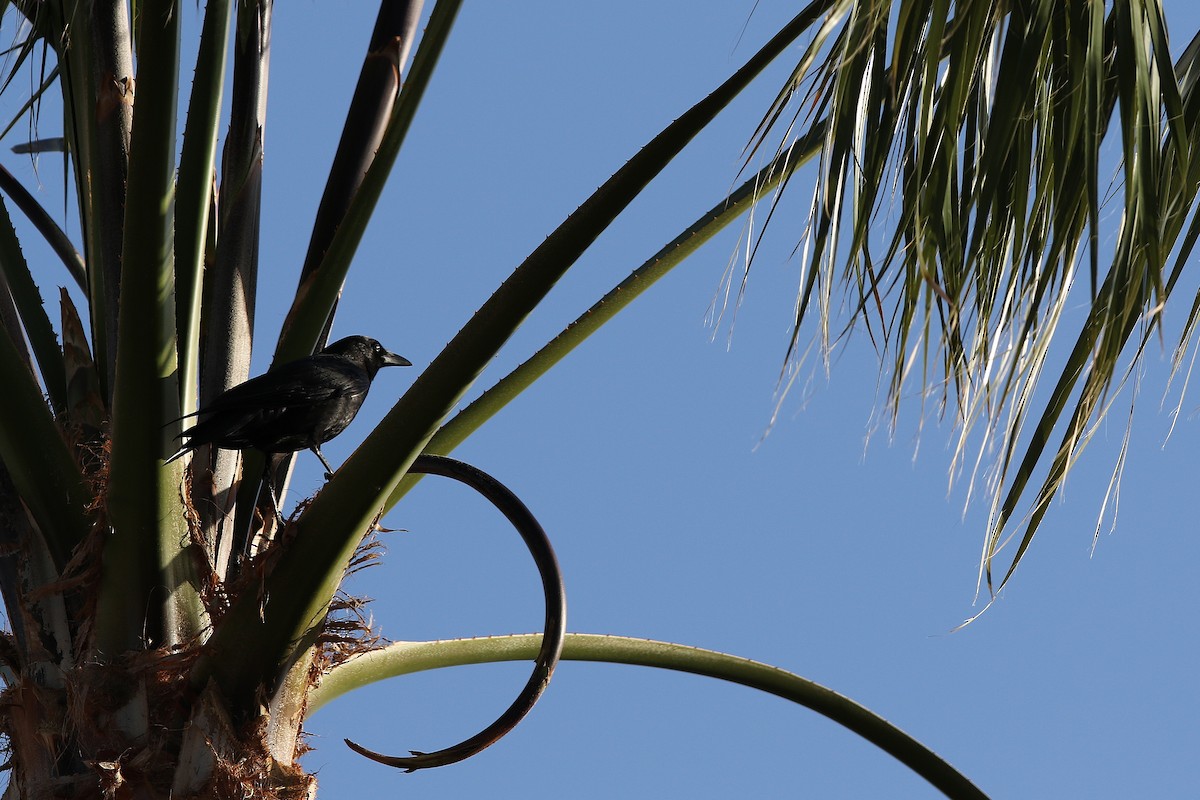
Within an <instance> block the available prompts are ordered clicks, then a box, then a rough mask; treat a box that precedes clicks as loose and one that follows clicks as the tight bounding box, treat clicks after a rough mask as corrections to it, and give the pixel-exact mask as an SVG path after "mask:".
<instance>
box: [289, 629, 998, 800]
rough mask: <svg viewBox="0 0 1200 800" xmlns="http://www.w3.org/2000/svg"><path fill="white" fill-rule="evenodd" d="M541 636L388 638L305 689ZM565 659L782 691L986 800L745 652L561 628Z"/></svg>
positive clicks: (960, 794)
mask: <svg viewBox="0 0 1200 800" xmlns="http://www.w3.org/2000/svg"><path fill="white" fill-rule="evenodd" d="M540 642H541V636H539V635H538V634H521V635H512V636H488V637H482V638H478V639H452V640H448V641H436V642H395V643H393V644H390V645H388V646H387V647H384V648H381V649H379V650H374V651H371V652H369V653H364V654H363V655H361V656H358V657H356V658H353V659H351V660H350V661H347V662H346V663H345V664H342V665H340V666H338V667H335V668H334V669H333V670H331V671H330V672H329V674H328V675H326V676H325V677H324V678H323V679H322V681H321V685H320V686H318V687H317V688H316V689H314V690H313V692H312V694H310V695H309V706H308V708H309V711H310V712H313V711H316V710H317V709H319V708H321V707H322V706H324V705H326V704H327V703H329V702H330V701H332V700H334V699H335V698H337V697H340V696H341V695H343V694H345V693H346V692H349V691H351V690H353V689H357V688H360V687H362V686H366V685H368V684H370V683H374V682H376V681H380V680H383V679H385V678H391V677H396V676H399V675H407V674H409V673H413V672H421V671H423V670H429V669H438V668H441V667H449V666H460V665H463V664H484V663H493V662H497V661H523V660H527V659H529V658H532V657H533V655H534V653H536V652H537V649H538V647H539V645H540ZM562 657H563V660H565V661H602V662H607V663H612V664H633V665H636V666H643V667H656V668H659V669H670V670H675V671H678V672H690V673H692V674H693V675H704V676H707V677H710V678H717V679H719V680H723V681H729V682H731V683H737V684H741V685H742V686H748V687H750V688H751V689H758V690H759V691H763V692H767V693H769V694H773V695H775V696H776V697H782V698H783V699H785V700H790V701H792V702H793V703H798V704H799V705H802V706H804V707H806V708H809V709H812V710H813V711H816V712H817V713H818V714H821V715H822V716H825V717H827V718H829V719H831V720H833V721H834V722H836V723H838V724H839V725H842V726H843V727H845V728H847V729H849V730H851V731H853V732H855V733H857V734H858V735H859V736H861V737H863V738H864V739H866V740H867V741H869V742H871V743H872V744H874V745H875V746H877V747H879V748H880V749H881V750H883V751H884V752H886V753H888V754H890V755H892V756H894V757H895V758H896V759H897V760H898V761H900V762H901V763H902V764H904V765H905V766H906V767H908V768H909V769H911V770H912V771H913V772H916V773H917V774H918V775H920V776H921V777H922V778H924V779H925V780H927V781H929V783H931V784H932V785H933V786H935V787H937V788H938V789H939V790H940V791H941V792H942V793H943V794H945V795H946V796H947V797H951V798H970V800H986V797H987V795H985V794H984V793H983V792H982V791H980V790H979V788H978V787H976V786H975V784H973V783H972V782H971V781H970V780H968V779H967V778H966V777H965V776H964V775H963V774H962V773H960V772H959V771H958V770H956V769H954V767H952V766H950V764H949V763H948V762H946V761H945V760H944V759H942V758H941V757H939V756H938V755H937V754H936V753H934V752H933V751H932V750H930V749H929V748H927V747H925V746H924V745H923V744H921V743H920V742H918V741H917V740H916V739H914V738H912V737H911V736H909V735H908V734H907V733H905V732H904V731H902V730H900V729H899V728H897V727H896V726H895V725H892V724H891V723H889V722H888V721H887V720H885V719H883V718H882V717H880V716H879V715H878V714H875V713H874V712H872V711H870V710H869V709H867V708H864V707H863V706H861V705H859V704H858V703H856V702H854V701H853V700H851V699H850V698H848V697H846V696H844V695H841V694H838V693H837V692H835V691H833V690H832V689H828V688H826V687H824V686H822V685H820V684H818V683H814V682H813V681H810V680H808V679H806V678H802V677H800V676H799V675H796V674H794V673H792V672H788V671H787V670H783V669H780V668H779V667H773V666H771V665H769V664H763V663H761V662H758V661H751V660H750V659H747V658H740V657H738V656H732V655H729V654H728V653H720V652H717V651H715V650H705V649H702V648H699V647H689V646H687V645H682V644H672V643H670V642H659V641H653V640H650V639H634V638H630V637H626V636H603V635H597V634H584V633H568V634H567V636H566V640H565V642H564V644H563V651H562Z"/></svg>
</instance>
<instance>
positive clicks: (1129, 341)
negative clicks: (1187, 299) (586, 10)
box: [759, 0, 1200, 590]
mask: <svg viewBox="0 0 1200 800" xmlns="http://www.w3.org/2000/svg"><path fill="white" fill-rule="evenodd" d="M892 5H893V4H891V3H883V2H877V1H876V0H862V1H861V2H857V3H853V4H848V6H849V7H848V9H847V10H846V15H845V18H844V21H843V20H834V18H833V17H831V21H837V22H838V25H839V27H838V29H837V30H830V29H823V30H822V34H821V36H819V37H818V38H817V39H816V40H814V43H813V47H824V48H825V50H824V51H823V55H822V57H820V58H814V57H813V56H812V54H811V52H805V54H804V56H803V58H802V59H801V61H800V64H799V66H798V67H797V69H796V70H795V72H794V73H793V75H792V76H791V79H790V80H789V82H788V83H787V85H786V86H785V88H784V90H783V92H781V94H780V97H779V99H778V100H777V101H776V103H775V104H774V105H773V106H772V107H771V108H770V109H769V110H768V112H767V115H766V117H765V119H764V124H763V128H762V130H761V132H760V140H759V142H760V144H761V141H763V140H765V138H766V137H767V136H768V135H770V134H771V133H772V131H773V130H774V131H776V132H777V131H778V129H779V127H780V125H781V120H784V119H788V112H787V110H786V109H787V108H789V107H792V106H796V107H799V108H801V111H797V112H795V114H794V116H793V117H792V120H793V124H794V121H795V120H796V119H798V118H799V117H800V116H801V115H803V114H807V115H811V117H813V118H815V117H822V116H826V115H828V117H829V120H830V123H829V128H828V133H827V135H826V141H825V144H824V148H823V150H822V153H821V170H820V174H819V177H818V180H817V184H816V187H815V190H814V195H813V201H812V206H811V215H810V219H809V226H808V229H807V230H808V233H807V234H806V236H805V240H804V257H805V266H804V278H803V280H802V285H801V288H800V300H799V305H798V311H797V314H796V318H795V324H794V327H793V333H792V338H791V345H790V348H789V352H788V359H789V369H793V370H794V369H797V368H798V366H799V364H798V362H799V355H798V354H799V353H800V352H801V351H802V350H803V349H804V348H802V347H800V344H801V337H802V336H803V335H804V333H803V332H804V331H805V330H807V326H806V323H807V322H809V320H810V317H815V324H816V327H817V333H816V334H815V335H816V336H817V337H818V338H819V340H820V342H821V344H822V345H823V351H824V352H825V353H826V354H828V352H829V350H830V348H831V347H832V346H833V343H834V341H835V337H834V336H832V335H831V333H830V331H831V326H832V324H833V311H832V309H833V308H834V307H835V305H836V304H835V302H834V298H835V295H836V294H838V293H841V294H843V295H845V296H846V297H847V299H848V303H847V306H848V307H849V308H850V309H852V311H851V313H850V319H849V320H848V322H847V327H849V326H850V325H853V324H854V323H857V322H861V323H863V324H865V325H867V326H868V328H869V329H870V330H871V331H872V339H873V340H874V341H875V342H876V343H877V346H879V347H880V348H881V350H882V354H883V358H884V369H885V370H886V371H887V372H888V373H889V380H888V395H887V403H888V406H889V409H890V414H891V418H892V420H893V422H894V421H895V418H896V414H898V411H899V404H900V399H901V397H902V395H903V394H904V390H905V389H906V387H908V385H909V384H910V383H912V382H913V381H914V380H918V381H920V382H921V383H922V389H923V390H924V389H927V388H928V384H930V383H933V384H935V385H936V386H938V387H940V388H939V389H937V390H935V391H936V392H937V393H938V394H940V405H942V406H943V407H944V406H946V405H948V404H949V405H953V406H954V407H955V408H956V410H957V417H956V420H955V421H956V424H957V426H958V436H957V439H958V444H957V448H956V452H955V459H954V465H953V466H952V473H953V474H959V473H960V472H961V470H962V469H963V465H964V463H965V462H966V461H967V460H968V456H967V452H968V450H969V449H970V448H972V447H974V446H978V447H979V455H978V456H977V457H976V458H975V459H974V461H975V465H974V467H973V468H972V469H971V470H970V484H969V488H968V496H969V495H970V493H971V491H972V489H973V484H974V482H975V480H976V478H977V477H978V476H979V475H980V470H981V469H982V467H983V465H984V463H985V462H987V461H988V460H989V459H990V458H992V457H994V458H995V459H996V467H995V469H994V471H993V472H992V473H991V479H990V490H991V492H992V495H993V507H992V514H991V522H990V523H989V531H988V534H987V538H986V543H985V546H984V550H983V558H982V570H983V572H982V574H984V575H985V576H986V577H987V582H988V585H989V588H990V589H992V590H996V589H998V588H999V587H1000V586H1002V585H1003V583H1004V581H1006V580H1007V579H1008V577H1009V576H1011V574H1012V571H1013V569H1014V568H1015V567H1016V565H1017V563H1019V561H1020V560H1021V558H1022V557H1023V555H1024V554H1025V552H1026V551H1027V549H1028V546H1029V543H1030V541H1031V540H1032V538H1033V535H1034V533H1035V532H1036V530H1037V528H1038V525H1039V523H1040V522H1041V520H1042V518H1043V516H1044V514H1045V511H1046V508H1047V505H1048V503H1049V501H1050V499H1052V498H1053V497H1054V496H1055V494H1056V493H1057V492H1058V490H1059V489H1060V488H1061V486H1062V484H1063V481H1064V480H1065V478H1066V475H1067V472H1068V471H1069V469H1070V466H1071V465H1072V464H1073V463H1074V462H1075V460H1076V458H1077V457H1078V454H1079V451H1080V450H1081V449H1082V447H1083V446H1084V445H1085V444H1086V442H1087V434H1088V431H1089V430H1090V429H1092V427H1093V426H1094V424H1095V423H1096V422H1097V421H1098V419H1100V418H1102V417H1103V415H1104V413H1105V411H1106V409H1107V407H1108V406H1109V403H1106V402H1105V398H1106V397H1108V396H1109V394H1110V392H1111V391H1113V390H1114V389H1116V388H1119V385H1120V383H1121V382H1122V378H1121V376H1122V375H1123V374H1128V373H1127V367H1126V368H1124V369H1123V368H1122V364H1123V363H1125V362H1123V361H1122V358H1123V354H1126V356H1124V357H1126V358H1127V359H1128V358H1130V357H1131V358H1132V359H1137V358H1138V357H1139V356H1140V354H1141V352H1142V347H1140V346H1136V341H1137V340H1136V339H1135V338H1134V334H1135V332H1136V331H1138V330H1139V329H1140V330H1141V331H1142V333H1143V335H1142V337H1141V340H1142V342H1143V344H1144V342H1145V336H1146V334H1147V333H1148V331H1149V330H1151V329H1154V328H1156V326H1157V325H1158V324H1159V319H1160V314H1159V311H1160V310H1161V308H1162V305H1163V304H1164V303H1165V302H1166V300H1167V298H1168V296H1169V294H1170V292H1171V288H1172V287H1173V286H1174V283H1175V274H1176V273H1177V271H1178V268H1179V266H1180V265H1181V264H1182V263H1183V261H1184V260H1186V258H1187V256H1188V254H1189V253H1190V252H1191V250H1192V247H1193V245H1194V243H1195V238H1196V235H1195V231H1194V230H1193V229H1194V228H1195V225H1196V223H1195V221H1193V222H1192V223H1191V228H1190V229H1189V230H1188V232H1187V235H1186V236H1184V237H1183V239H1182V240H1180V238H1179V236H1180V232H1181V231H1183V230H1184V227H1185V222H1186V220H1187V218H1188V216H1189V215H1191V214H1192V210H1193V208H1194V202H1195V196H1196V187H1197V180H1198V178H1200V176H1198V174H1197V166H1196V164H1195V159H1194V158H1193V153H1194V152H1196V146H1197V137H1198V135H1200V134H1198V133H1197V131H1196V122H1197V120H1198V119H1200V116H1198V109H1197V108H1196V107H1195V104H1196V99H1195V97H1194V96H1193V89H1192V87H1193V86H1194V83H1195V78H1194V77H1192V75H1193V73H1194V72H1195V69H1196V63H1195V62H1196V58H1195V49H1194V47H1192V48H1189V49H1188V51H1187V52H1186V53H1185V55H1184V57H1183V58H1182V59H1181V60H1180V63H1179V65H1178V67H1176V66H1175V65H1173V64H1172V63H1171V58H1170V50H1169V47H1168V37H1167V27H1166V22H1165V20H1164V18H1163V13H1162V9H1161V6H1160V4H1159V3H1157V2H1147V1H1146V0H1117V1H1116V2H1114V3H1112V4H1111V6H1110V7H1109V8H1108V10H1107V13H1106V12H1105V6H1104V4H1101V3H1092V2H1086V1H1085V0H1072V1H1071V2H1059V0H1039V1H1038V2H1034V3H1023V4H1013V5H1012V6H1011V7H1010V6H1009V5H1007V4H993V3H957V4H951V3H949V2H946V1H944V0H906V2H901V3H899V4H898V6H897V7H896V8H895V9H894V10H893V9H892ZM1116 147H1119V148H1120V149H1119V157H1118V156H1115V155H1108V156H1107V158H1106V154H1109V153H1112V152H1113V150H1114V148H1116ZM1118 159H1119V166H1116V167H1115V168H1116V169H1117V170H1118V175H1117V178H1116V181H1117V182H1118V184H1119V186H1120V193H1119V195H1117V196H1116V197H1113V198H1111V199H1106V198H1105V196H1104V193H1102V191H1101V172H1102V169H1103V167H1102V165H1103V164H1106V163H1114V164H1116V162H1117V161H1118ZM1106 203H1108V205H1109V207H1108V208H1106V205H1105V204H1106ZM885 207H886V208H887V211H888V213H887V214H886V215H885V214H884V213H882V212H883V210H884V208H885ZM1102 211H1104V212H1105V213H1106V215H1108V216H1114V215H1115V213H1116V212H1117V211H1119V212H1120V223H1119V226H1118V227H1117V228H1116V231H1115V234H1114V236H1115V241H1114V243H1113V244H1112V245H1111V247H1106V246H1102V241H1104V239H1103V237H1102V235H1101V233H1102V232H1101V223H1100V220H1101V212H1102ZM881 245H882V247H881ZM876 250H882V256H880V255H878V254H876V253H875V252H874V251H876ZM1172 253H1174V254H1175V255H1174V257H1175V263H1176V271H1175V272H1173V273H1172V274H1171V275H1170V276H1168V275H1167V274H1166V264H1167V261H1168V259H1169V258H1171V256H1172ZM1085 262H1086V265H1087V266H1086V271H1084V274H1083V275H1081V274H1080V272H1081V271H1083V264H1084V263H1085ZM1073 290H1074V294H1073V293H1072V292H1073ZM1081 292H1085V293H1086V294H1087V300H1086V302H1087V303H1088V305H1089V306H1090V311H1089V312H1088V314H1087V315H1086V318H1085V319H1084V320H1083V322H1082V323H1074V322H1073V320H1071V315H1069V314H1068V313H1067V300H1068V297H1070V298H1072V300H1073V301H1075V302H1078V301H1079V294H1080V293H1081ZM1196 309H1200V299H1198V302H1197V306H1196V308H1194V309H1193V313H1192V318H1191V320H1190V322H1189V326H1188V329H1187V330H1188V333H1187V336H1189V337H1190V335H1191V333H1192V331H1193V330H1194V327H1195V322H1196V314H1197V310H1196ZM1072 324H1078V326H1079V327H1078V330H1077V334H1076V343H1075V345H1074V347H1073V349H1072V351H1071V352H1070V355H1069V356H1068V357H1067V360H1066V364H1065V366H1063V367H1062V368H1061V372H1060V373H1059V375H1058V377H1057V379H1056V380H1055V382H1054V387H1053V389H1052V390H1051V391H1050V393H1049V395H1048V397H1045V396H1044V395H1043V394H1040V393H1036V392H1035V389H1036V388H1037V387H1038V386H1039V383H1040V382H1041V381H1042V379H1043V377H1044V374H1043V373H1044V372H1045V371H1046V369H1047V365H1048V364H1049V363H1051V359H1050V358H1049V354H1050V346H1051V342H1052V340H1054V339H1055V338H1060V337H1061V336H1063V335H1069V334H1067V332H1066V330H1065V329H1066V328H1067V327H1069V326H1070V325H1072ZM875 331H879V333H878V334H876V333H875ZM1130 352H1132V355H1131V356H1128V354H1129V353H1130ZM1039 404H1040V405H1041V409H1042V410H1041V411H1040V413H1038V412H1037V410H1036V409H1037V407H1038V405H1039ZM1031 415H1033V418H1034V419H1035V420H1036V422H1035V424H1034V425H1033V427H1032V428H1031V429H1027V423H1028V422H1029V419H1030V416H1031ZM980 423H982V424H980ZM980 429H982V430H981V431H980ZM1059 433H1061V437H1062V438H1061V439H1060V441H1059V444H1058V445H1057V447H1050V446H1049V442H1050V439H1051V438H1052V437H1053V436H1054V435H1057V434H1059ZM1047 462H1049V463H1047ZM1035 475H1042V478H1041V481H1040V488H1039V489H1038V490H1037V492H1036V494H1035V495H1034V497H1033V500H1032V507H1031V510H1030V511H1029V512H1028V516H1027V518H1025V519H1024V525H1025V529H1024V533H1023V536H1022V537H1021V538H1020V539H1019V544H1018V546H1017V549H1016V551H1015V552H1014V553H1013V555H1012V556H1011V557H1010V558H1009V560H1008V564H1007V566H1006V568H1005V571H1004V577H1003V579H1001V580H1000V581H999V583H998V584H997V583H994V582H993V580H992V578H991V574H992V564H993V561H994V560H995V559H996V558H997V555H998V553H999V552H1000V549H1001V543H1002V542H1003V541H1004V540H1005V536H1006V534H1007V533H1008V531H1009V529H1010V527H1011V526H1012V525H1013V524H1016V523H1018V522H1019V521H1020V520H1021V512H1020V509H1021V503H1022V502H1024V501H1025V500H1026V495H1027V494H1028V491H1029V490H1030V488H1031V487H1030V484H1031V482H1033V481H1034V479H1035V478H1034V476H1035Z"/></svg>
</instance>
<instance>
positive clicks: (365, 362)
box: [167, 336, 412, 513]
mask: <svg viewBox="0 0 1200 800" xmlns="http://www.w3.org/2000/svg"><path fill="white" fill-rule="evenodd" d="M410 366H412V362H410V361H409V360H408V359H406V358H404V357H402V356H398V355H396V354H395V353H391V352H388V351H387V350H385V349H384V347H383V345H381V344H380V343H379V342H377V341H375V340H374V339H369V338H367V337H366V336H348V337H346V338H345V339H339V340H338V341H336V342H334V343H333V344H331V345H329V346H328V347H326V348H325V349H324V350H322V351H321V352H319V353H316V354H314V355H311V356H305V357H304V358H298V359H296V360H295V361H289V362H288V363H286V364H283V365H282V366H280V367H277V368H276V369H273V370H271V371H270V372H267V373H265V374H263V375H259V376H258V377H256V378H251V379H250V380H248V381H246V382H245V383H240V384H238V385H237V386H234V387H233V388H231V389H229V390H228V391H226V392H224V393H222V394H220V395H218V396H217V397H215V398H213V401H212V402H211V403H209V404H208V405H206V406H204V407H203V408H201V409H200V410H199V411H197V412H196V413H195V414H188V415H187V416H188V417H196V416H198V417H200V421H199V422H198V423H196V424H195V425H193V426H192V427H190V428H188V429H187V430H185V431H183V432H182V433H180V434H179V436H177V437H176V438H181V439H182V438H186V439H187V441H186V442H184V444H183V446H182V447H180V448H179V450H178V451H177V452H176V453H175V454H174V455H172V456H171V457H170V458H168V459H167V461H168V462H170V461H174V460H175V459H177V458H179V457H180V456H182V455H183V454H184V453H189V452H191V451H192V450H195V449H196V448H197V447H200V446H201V445H206V444H211V445H216V446H217V447H220V448H222V449H225V450H244V449H246V448H250V447H252V448H254V449H255V450H261V451H262V452H264V453H294V452H296V451H298V450H305V449H308V450H312V451H313V452H314V453H316V454H317V458H319V459H321V463H322V464H323V465H324V466H325V470H326V477H329V476H331V475H332V474H333V469H332V468H331V467H330V466H329V462H328V461H326V460H325V456H323V455H322V454H321V445H322V444H324V443H325V442H327V441H329V440H330V439H332V438H333V437H335V436H337V435H338V434H339V433H341V432H342V431H344V430H345V429H346V426H347V425H349V424H350V421H351V420H352V419H354V415H355V414H357V413H358V409H359V408H361V407H362V404H363V400H365V399H366V397H367V390H368V389H370V388H371V381H372V379H374V377H375V373H377V372H379V370H380V369H382V368H383V367H410ZM180 419H185V417H180ZM268 483H269V481H268ZM271 492H272V499H274V487H271ZM276 513H278V509H276Z"/></svg>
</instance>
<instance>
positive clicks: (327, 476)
mask: <svg viewBox="0 0 1200 800" xmlns="http://www.w3.org/2000/svg"><path fill="white" fill-rule="evenodd" d="M325 480H327V481H331V480H333V473H332V472H326V473H325Z"/></svg>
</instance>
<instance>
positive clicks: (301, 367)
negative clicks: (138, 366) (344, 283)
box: [196, 355, 370, 416]
mask: <svg viewBox="0 0 1200 800" xmlns="http://www.w3.org/2000/svg"><path fill="white" fill-rule="evenodd" d="M369 383H370V381H369V379H368V378H367V377H366V375H365V374H362V371H361V370H358V369H356V368H355V367H353V366H352V365H349V364H346V363H344V361H343V360H342V359H337V358H329V357H323V356H320V355H316V356H309V357H308V358H302V359H299V360H297V361H292V362H290V363H288V364H285V365H283V366H282V367H280V368H278V369H275V370H272V371H270V372H267V373H264V374H262V375H259V376H257V377H254V378H251V379H250V380H248V381H246V382H245V383H240V384H238V385H237V386H234V387H233V388H232V389H229V390H228V391H226V392H225V393H224V394H222V395H220V396H219V397H217V398H215V399H214V400H213V401H212V402H211V403H209V404H208V405H206V406H205V407H204V408H202V409H200V410H199V411H198V412H196V413H197V414H200V415H201V416H203V415H208V414H219V413H222V412H229V411H249V410H254V409H258V410H262V411H264V412H270V411H278V410H282V409H284V408H296V407H299V406H309V405H316V404H319V403H324V402H326V401H328V400H332V399H334V398H336V397H340V396H343V395H346V394H356V393H358V392H361V391H363V390H364V389H363V384H367V385H369Z"/></svg>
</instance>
